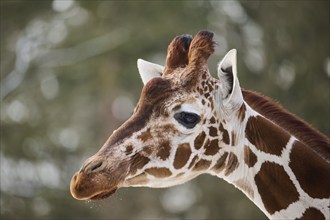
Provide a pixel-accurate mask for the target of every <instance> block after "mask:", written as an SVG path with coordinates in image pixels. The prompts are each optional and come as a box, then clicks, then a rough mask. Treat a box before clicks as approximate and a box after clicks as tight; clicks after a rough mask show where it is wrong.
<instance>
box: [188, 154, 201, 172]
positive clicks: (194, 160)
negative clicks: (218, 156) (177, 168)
mask: <svg viewBox="0 0 330 220" xmlns="http://www.w3.org/2000/svg"><path fill="white" fill-rule="evenodd" d="M198 159H199V157H198V156H197V155H195V156H194V158H193V159H192V160H191V162H190V164H189V167H188V169H190V168H192V166H194V165H195V162H196V160H198Z"/></svg>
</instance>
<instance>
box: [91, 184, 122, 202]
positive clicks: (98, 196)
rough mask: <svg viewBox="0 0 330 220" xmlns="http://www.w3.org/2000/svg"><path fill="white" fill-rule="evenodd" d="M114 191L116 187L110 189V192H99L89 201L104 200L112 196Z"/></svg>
mask: <svg viewBox="0 0 330 220" xmlns="http://www.w3.org/2000/svg"><path fill="white" fill-rule="evenodd" d="M116 191H117V187H116V188H114V189H112V190H109V191H103V192H100V193H98V194H96V195H94V196H92V197H91V198H90V200H103V199H106V198H108V197H110V196H111V195H112V194H114V193H115V192H116Z"/></svg>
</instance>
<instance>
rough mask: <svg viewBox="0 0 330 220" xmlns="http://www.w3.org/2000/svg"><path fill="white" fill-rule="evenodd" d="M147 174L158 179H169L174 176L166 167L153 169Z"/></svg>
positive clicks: (147, 171) (148, 170)
mask: <svg viewBox="0 0 330 220" xmlns="http://www.w3.org/2000/svg"><path fill="white" fill-rule="evenodd" d="M145 172H146V173H148V174H150V175H152V176H155V177H158V178H164V177H169V176H171V175H172V172H171V171H170V170H169V169H168V168H164V167H161V168H159V167H153V168H149V169H146V170H145Z"/></svg>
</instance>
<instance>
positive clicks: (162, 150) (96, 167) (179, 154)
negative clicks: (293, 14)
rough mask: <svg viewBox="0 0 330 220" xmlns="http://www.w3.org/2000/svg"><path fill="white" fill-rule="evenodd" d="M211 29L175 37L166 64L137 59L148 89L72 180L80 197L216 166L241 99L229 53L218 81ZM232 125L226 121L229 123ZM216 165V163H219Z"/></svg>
mask: <svg viewBox="0 0 330 220" xmlns="http://www.w3.org/2000/svg"><path fill="white" fill-rule="evenodd" d="M214 45H215V43H214V41H213V33H210V32H207V31H201V32H199V33H198V34H197V35H196V36H195V37H194V38H192V37H191V36H187V35H181V36H177V37H175V38H174V39H173V41H172V42H171V43H170V45H169V47H168V51H167V57H166V65H165V67H162V66H160V65H157V64H153V63H149V62H146V61H143V60H138V69H139V72H140V75H141V78H142V81H143V83H144V87H143V90H142V93H141V96H140V99H139V102H138V104H137V106H136V108H135V111H134V113H133V115H132V116H131V117H130V118H129V119H128V120H127V121H126V122H125V123H124V124H123V125H122V126H121V127H119V128H118V129H117V130H116V131H114V132H113V134H112V135H111V136H110V137H109V139H108V140H107V141H106V143H105V144H104V145H103V146H102V148H101V149H100V150H99V151H98V152H97V153H96V154H95V155H94V156H92V157H90V158H89V159H87V160H86V162H85V163H84V164H83V166H82V167H81V169H80V171H79V172H77V173H76V174H75V175H74V176H73V178H72V180H71V184H70V190H71V193H72V195H73V197H75V198H76V199H102V198H105V197H108V196H110V195H111V194H112V193H114V192H115V191H116V190H117V189H118V188H120V187H128V186H149V187H169V186H173V185H178V184H181V183H184V182H186V181H188V180H190V179H192V178H194V177H196V176H197V175H199V174H201V173H209V172H210V170H212V169H216V168H217V164H216V163H215V162H216V160H218V159H219V155H218V152H219V150H220V149H221V148H222V146H226V145H229V136H228V132H227V131H226V129H225V128H224V127H228V124H229V123H231V122H230V120H231V118H232V115H233V114H234V112H238V111H239V108H240V107H241V105H242V103H243V98H242V93H241V89H240V87H239V82H238V80H237V77H236V50H231V51H230V52H228V54H227V55H226V56H225V57H224V58H223V60H222V61H221V62H220V64H219V67H218V78H219V79H215V78H213V77H212V76H211V75H210V73H209V70H208V67H207V60H208V58H209V56H210V55H211V54H212V53H213V52H214ZM226 124H227V125H226ZM218 168H219V166H218Z"/></svg>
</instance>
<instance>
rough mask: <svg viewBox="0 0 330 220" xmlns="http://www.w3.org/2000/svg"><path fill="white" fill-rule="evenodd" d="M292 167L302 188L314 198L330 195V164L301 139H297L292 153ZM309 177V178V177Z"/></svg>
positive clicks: (290, 164)
mask: <svg viewBox="0 0 330 220" xmlns="http://www.w3.org/2000/svg"><path fill="white" fill-rule="evenodd" d="M289 166H290V168H291V169H292V171H293V173H294V174H295V176H296V178H297V180H298V182H299V183H300V186H301V188H302V189H303V190H304V191H305V192H306V193H307V194H308V195H309V196H311V197H313V198H320V199H323V198H329V197H330V187H329V186H330V173H329V170H330V164H329V163H328V162H327V161H326V160H324V159H323V158H320V157H318V155H317V153H316V152H314V151H313V150H312V149H310V148H308V147H306V146H305V145H304V144H302V143H301V142H299V141H295V142H294V143H293V146H292V150H291V154H290V163H289ZM307 177H308V178H307Z"/></svg>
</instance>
